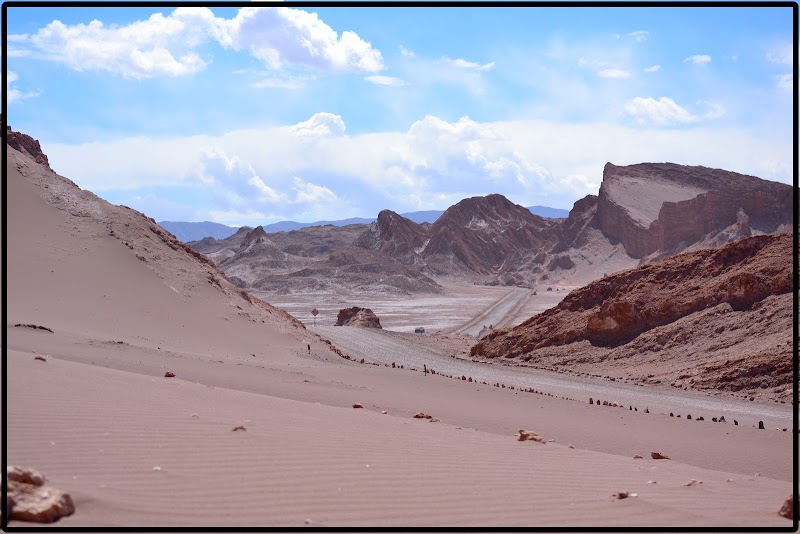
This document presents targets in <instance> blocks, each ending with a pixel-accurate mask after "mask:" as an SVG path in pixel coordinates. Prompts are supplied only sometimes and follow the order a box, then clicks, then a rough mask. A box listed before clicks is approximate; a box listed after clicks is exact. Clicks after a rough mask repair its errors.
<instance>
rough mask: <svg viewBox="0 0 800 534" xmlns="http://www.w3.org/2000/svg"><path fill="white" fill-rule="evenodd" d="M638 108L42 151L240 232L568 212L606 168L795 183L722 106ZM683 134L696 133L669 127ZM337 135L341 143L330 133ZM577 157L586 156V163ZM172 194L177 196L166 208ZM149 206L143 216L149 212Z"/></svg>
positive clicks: (293, 129)
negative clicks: (474, 202)
mask: <svg viewBox="0 0 800 534" xmlns="http://www.w3.org/2000/svg"><path fill="white" fill-rule="evenodd" d="M629 104H630V110H629V113H630V116H631V117H632V118H633V119H634V120H636V119H637V118H638V119H640V120H639V121H638V122H639V124H637V125H635V126H634V125H633V124H632V125H629V126H625V125H619V124H610V123H581V124H565V123H558V122H552V121H545V120H515V121H500V122H492V123H485V122H478V121H475V120H472V119H470V118H468V117H462V118H461V119H459V120H456V121H449V120H445V119H442V118H440V117H436V116H433V115H429V116H426V117H423V118H421V119H419V120H417V121H415V122H414V123H412V124H411V125H410V126H409V128H407V129H405V130H401V131H383V132H372V133H363V134H358V135H354V136H347V135H343V133H344V121H342V119H341V117H339V116H337V115H334V114H330V113H318V114H316V115H314V116H312V117H311V118H309V119H308V120H307V121H304V122H301V123H299V124H295V125H293V126H274V127H269V128H262V129H252V130H237V131H232V132H228V133H226V134H224V135H219V136H214V137H200V136H197V137H189V138H176V139H152V140H146V139H140V138H131V139H122V140H114V141H108V142H102V143H93V144H91V145H81V146H68V145H52V144H49V145H47V146H44V147H43V148H44V150H45V151H46V152H47V153H48V155H51V157H50V161H51V164H52V165H53V167H54V168H55V169H57V170H58V171H59V172H60V173H62V174H64V175H66V176H69V177H70V178H72V179H74V180H75V181H76V182H77V183H78V184H79V185H80V186H81V187H86V188H89V189H93V190H98V191H101V190H104V194H109V193H112V194H117V193H115V191H117V192H118V191H120V190H121V189H126V188H127V189H128V190H137V192H139V194H146V193H147V191H148V190H151V191H152V190H153V188H154V187H160V188H161V189H159V190H158V191H159V192H158V196H163V197H165V198H168V199H171V200H172V201H174V202H179V203H181V204H185V205H187V206H188V205H189V203H190V200H185V201H184V200H182V199H183V197H184V196H185V197H186V198H187V199H188V198H190V197H194V196H196V195H197V194H199V193H198V192H203V195H204V197H208V198H211V199H213V202H211V203H209V202H207V203H206V204H203V205H198V206H197V207H196V208H197V209H196V210H195V211H196V212H197V213H202V217H203V218H205V219H212V220H216V221H219V222H226V223H229V224H231V223H236V224H245V223H248V224H262V223H265V222H272V221H275V220H281V219H294V220H308V221H310V220H320V219H340V218H345V217H348V216H373V215H375V212H377V211H378V210H379V209H382V208H389V209H394V210H396V211H400V212H403V211H415V210H420V209H444V208H446V207H447V206H449V205H452V204H453V203H455V202H457V201H459V200H461V199H463V198H466V197H469V196H475V195H485V194H488V193H500V194H504V195H506V196H507V197H508V198H510V199H511V200H512V201H514V202H516V203H518V204H523V205H533V204H541V205H550V206H554V207H564V208H568V207H570V206H571V204H572V202H574V201H575V200H576V199H577V198H580V197H582V196H584V195H586V194H597V190H598V187H599V183H600V179H601V178H602V170H603V165H604V164H605V163H606V162H607V161H612V162H614V163H615V164H619V165H626V164H632V163H640V162H642V161H674V162H676V163H683V164H691V165H706V166H711V167H719V168H725V169H729V170H734V171H737V172H743V173H746V174H753V175H755V176H761V177H763V178H767V179H774V180H780V181H783V182H788V181H790V180H791V162H792V153H793V146H792V142H791V135H788V136H787V135H785V132H780V131H776V132H775V133H774V135H770V133H769V132H766V133H765V134H764V135H756V134H751V133H748V132H746V131H743V130H741V129H737V128H725V127H724V126H720V127H715V128H711V127H709V126H706V125H704V124H703V120H704V119H705V118H706V116H708V115H709V114H713V113H721V112H722V110H721V108H719V107H716V108H715V106H714V104H713V103H710V102H697V103H695V109H692V110H690V109H686V108H684V107H682V106H680V105H678V104H677V103H675V102H673V101H672V100H670V99H668V98H661V99H658V100H656V99H646V98H641V99H638V100H633V101H631V102H630V103H629ZM715 110H716V111H715ZM674 124H677V125H691V126H692V128H681V129H672V128H664V126H665V125H667V126H668V125H674ZM709 124H710V123H709ZM331 129H333V130H334V131H338V132H339V133H341V135H329V134H328V133H327V132H328V131H330V130H331ZM298 131H303V132H321V134H320V135H314V134H312V135H307V136H303V135H300V136H298V135H297V133H298ZM575 146H580V147H582V149H581V150H580V151H578V152H576V151H575ZM209 147H215V148H209ZM142 154H148V157H147V158H143V157H142V156H141V155H142ZM87 162H91V165H87ZM181 176H183V177H184V178H183V179H182V180H177V181H176V177H181ZM167 185H169V186H170V187H169V188H167V187H165V186H167ZM148 188H150V189H148ZM174 191H178V192H179V193H175V194H174V196H173V197H169V196H166V195H168V194H173V193H172V192H174ZM180 191H186V192H191V194H189V193H186V194H185V195H182V194H180ZM162 192H163V194H162ZM144 208H145V206H144V205H142V206H141V207H140V208H139V209H143V211H145V213H148V210H147V209H144ZM211 212H214V214H215V215H214V216H213V217H212V216H211ZM199 216H201V215H198V217H199ZM248 217H252V218H248Z"/></svg>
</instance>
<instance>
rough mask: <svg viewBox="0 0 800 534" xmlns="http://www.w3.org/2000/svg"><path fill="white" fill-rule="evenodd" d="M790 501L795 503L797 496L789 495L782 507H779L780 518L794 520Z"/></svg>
mask: <svg viewBox="0 0 800 534" xmlns="http://www.w3.org/2000/svg"><path fill="white" fill-rule="evenodd" d="M792 501H794V502H797V496H795V495H789V496H788V497H787V498H786V501H785V502H784V503H783V506H781V509H780V511H779V512H778V515H780V516H781V517H785V518H786V519H794V512H793V502H792Z"/></svg>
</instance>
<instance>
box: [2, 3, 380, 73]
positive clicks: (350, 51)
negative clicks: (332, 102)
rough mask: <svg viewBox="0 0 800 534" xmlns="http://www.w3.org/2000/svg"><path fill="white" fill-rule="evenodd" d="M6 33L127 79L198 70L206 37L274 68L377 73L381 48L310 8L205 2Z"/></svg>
mask: <svg viewBox="0 0 800 534" xmlns="http://www.w3.org/2000/svg"><path fill="white" fill-rule="evenodd" d="M12 37H13V38H14V41H15V42H17V43H22V44H24V45H27V46H29V47H32V48H33V50H34V51H36V53H37V54H38V55H39V56H40V57H43V58H45V59H50V60H53V61H58V62H61V63H64V64H66V65H67V66H69V67H70V68H72V69H74V70H77V71H105V72H110V73H113V74H119V75H121V76H124V77H127V78H134V79H142V78H150V77H154V76H187V75H191V74H194V73H197V72H199V71H202V70H203V69H205V68H206V66H207V63H208V62H207V61H206V60H204V59H202V58H201V57H200V55H199V54H198V52H197V51H196V49H197V48H199V47H200V46H201V45H204V44H205V43H207V42H208V41H215V42H217V43H219V44H220V45H221V46H223V47H225V48H231V49H233V50H236V51H247V52H248V53H250V54H251V55H253V56H254V57H256V58H258V59H259V60H261V61H262V62H263V63H265V64H266V65H267V66H268V67H269V68H271V69H275V70H277V69H282V68H285V67H287V66H295V67H296V66H299V67H310V68H317V69H323V70H330V71H339V72H348V71H366V72H377V71H380V70H382V69H383V68H384V67H383V59H382V56H381V53H380V52H379V51H378V50H376V49H374V48H373V47H372V46H371V45H370V44H369V43H368V42H366V41H364V40H363V39H361V38H360V37H359V36H358V35H356V34H355V33H353V32H350V31H345V32H343V33H342V34H341V36H339V35H338V34H337V33H336V31H335V30H333V29H332V28H331V27H329V26H328V25H326V24H325V23H324V22H322V21H321V20H320V19H319V17H318V16H317V15H316V14H315V13H308V12H306V11H303V10H299V9H291V8H286V7H245V8H241V9H240V10H239V11H238V12H237V14H236V16H235V17H233V18H231V19H226V18H224V17H217V16H215V15H214V14H213V12H211V10H209V9H208V8H199V7H181V8H178V9H175V10H174V11H173V12H172V13H170V14H168V15H166V16H165V15H163V14H161V13H156V14H154V15H152V16H151V17H150V18H148V19H146V20H142V21H136V22H133V23H131V24H128V25H126V26H118V25H105V24H104V23H103V22H101V21H99V20H93V21H91V22H90V23H88V24H75V25H66V24H64V23H62V22H60V21H58V20H55V21H53V22H51V23H50V24H48V25H47V26H45V27H43V28H41V29H39V30H38V31H37V32H36V33H34V34H32V35H29V36H27V35H17V36H12ZM29 51H30V50H29Z"/></svg>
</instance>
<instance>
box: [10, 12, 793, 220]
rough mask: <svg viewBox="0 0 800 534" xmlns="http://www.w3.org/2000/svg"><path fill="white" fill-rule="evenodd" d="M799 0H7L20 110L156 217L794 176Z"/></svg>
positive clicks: (108, 190)
mask: <svg viewBox="0 0 800 534" xmlns="http://www.w3.org/2000/svg"><path fill="white" fill-rule="evenodd" d="M791 15H792V12H791V9H790V8H775V7H758V8H753V7H749V8H742V7H738V8H732V7H714V8H678V7H670V8H655V7H634V8H610V7H597V8H587V7H563V8H561V7H560V8H543V7H521V8H463V7H454V8H389V7H364V8H337V7H330V8H313V9H312V8H297V7H289V6H286V7H284V6H280V7H258V6H253V7H249V6H248V7H232V8H212V9H209V8H197V7H195V8H180V9H177V10H176V9H171V8H136V9H132V8H93V7H81V8H59V9H54V8H41V7H38V8H37V7H14V8H10V9H9V10H8V57H7V60H8V71H7V73H6V79H7V86H6V89H7V94H8V97H9V104H8V124H10V125H11V126H12V128H14V129H15V130H19V131H23V132H25V133H28V134H30V135H32V136H33V137H35V138H37V139H39V140H40V141H41V143H42V146H43V148H44V150H45V152H46V153H47V154H48V156H49V157H50V161H51V165H52V166H53V168H54V169H55V170H56V171H57V172H59V173H60V174H62V175H64V176H67V177H69V178H71V179H72V180H74V181H75V182H76V183H77V184H78V185H80V186H81V187H83V188H86V189H90V190H92V191H94V192H95V193H97V194H98V195H100V196H101V197H103V198H105V199H107V200H109V201H111V202H113V203H116V204H125V205H128V206H131V207H133V208H136V209H138V210H140V211H142V212H144V213H145V214H147V215H148V216H151V217H154V218H155V219H156V220H189V221H202V220H211V221H215V222H221V223H224V224H230V225H241V224H248V225H258V224H268V223H271V222H276V221H279V220H296V221H313V220H320V219H341V218H347V217H356V216H361V217H372V216H375V215H376V214H377V212H378V211H379V210H381V209H384V208H388V209H392V210H395V211H398V212H406V211H417V210H426V209H445V208H446V207H448V206H450V205H452V204H453V203H455V202H457V201H459V200H461V199H462V198H465V197H469V196H475V195H485V194H489V193H501V194H504V195H506V196H507V197H508V198H509V199H511V200H512V201H514V202H516V203H519V204H522V205H526V206H527V205H534V204H538V205H548V206H552V207H558V208H566V209H569V208H571V206H572V204H573V203H574V202H575V201H576V200H578V199H579V198H582V197H583V196H585V195H587V194H596V193H597V191H598V188H599V185H600V182H601V180H602V171H603V166H604V165H605V163H606V162H609V161H610V162H613V163H615V164H618V165H624V164H633V163H641V162H645V161H658V162H660V161H671V162H675V163H682V164H687V165H706V166H710V167H719V168H724V169H728V170H732V171H736V172H741V173H745V174H752V175H755V176H759V177H762V178H766V179H770V180H776V181H781V182H786V183H791V181H792V147H793V139H792V112H793V109H792V96H793V91H794V70H793V62H794V57H793V38H794V37H793V35H792V19H791Z"/></svg>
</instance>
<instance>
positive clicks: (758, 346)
mask: <svg viewBox="0 0 800 534" xmlns="http://www.w3.org/2000/svg"><path fill="white" fill-rule="evenodd" d="M791 254H792V235H791V234H790V233H780V234H771V235H762V236H757V237H751V238H748V239H744V240H741V241H738V242H735V243H732V244H729V245H726V246H724V247H722V248H718V249H706V250H700V251H695V252H688V253H684V254H679V255H676V256H673V257H670V258H667V259H664V260H661V261H657V262H653V263H648V264H645V265H642V266H640V267H637V268H635V269H631V270H627V271H622V272H619V273H616V274H613V275H610V276H608V277H605V278H603V279H601V280H597V281H595V282H592V283H591V284H588V285H587V286H584V287H582V288H579V289H576V290H575V291H573V292H571V293H570V294H569V295H567V297H565V298H564V300H562V301H561V302H560V303H559V304H558V305H557V306H555V307H554V308H551V309H550V310H547V311H546V312H544V313H541V314H539V315H537V316H534V317H532V318H531V319H529V320H527V321H525V322H524V323H522V324H521V325H519V326H517V327H515V328H512V329H510V330H499V331H496V332H493V333H491V334H489V335H488V336H486V337H485V338H484V339H483V340H482V341H481V342H480V343H478V344H476V345H475V346H474V347H473V348H472V350H471V354H472V355H473V356H476V357H482V358H492V359H494V358H503V359H513V360H517V361H520V362H528V363H531V364H535V365H538V366H547V367H551V366H557V367H562V366H567V367H569V368H570V369H572V370H581V369H584V370H586V371H588V370H590V369H593V370H592V371H591V372H595V371H594V370H596V369H604V371H603V372H608V373H611V374H612V375H613V376H619V375H620V374H628V375H629V376H634V375H632V374H630V373H631V372H633V371H631V369H632V368H634V367H635V372H634V374H638V375H646V374H648V370H650V372H649V374H654V375H656V376H660V377H663V376H667V377H672V378H673V379H680V380H684V379H687V378H691V379H692V380H691V381H690V384H687V383H686V382H683V385H691V386H692V387H704V386H710V387H719V388H722V389H726V388H728V389H732V390H742V389H746V390H761V389H765V388H770V391H769V393H773V392H775V391H776V390H780V391H778V392H779V393H783V392H785V391H788V390H786V389H785V388H786V387H787V385H788V384H789V383H790V381H791V331H792V330H791V329H792V326H791V325H792V320H791V315H792V307H791V297H792V294H791V291H792V256H791ZM699 354H702V357H698V355H699ZM756 377H758V378H756ZM692 381H693V382H692ZM789 394H790V392H789Z"/></svg>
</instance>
